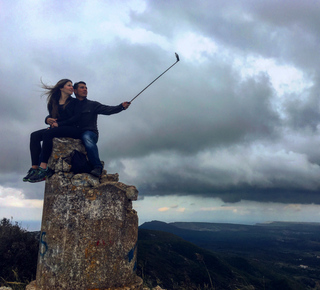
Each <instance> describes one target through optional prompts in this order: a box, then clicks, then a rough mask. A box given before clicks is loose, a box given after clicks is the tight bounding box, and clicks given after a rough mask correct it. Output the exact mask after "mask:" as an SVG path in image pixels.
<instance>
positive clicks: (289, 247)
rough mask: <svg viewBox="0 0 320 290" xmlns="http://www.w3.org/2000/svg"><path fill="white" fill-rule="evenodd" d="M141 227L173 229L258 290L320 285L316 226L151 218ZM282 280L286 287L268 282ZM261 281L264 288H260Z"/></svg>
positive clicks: (319, 260)
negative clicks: (242, 223)
mask: <svg viewBox="0 0 320 290" xmlns="http://www.w3.org/2000/svg"><path fill="white" fill-rule="evenodd" d="M140 229H149V230H156V231H163V232H167V233H172V234H174V235H177V236H179V237H181V238H183V239H184V240H185V241H189V242H191V243H193V244H195V245H197V246H198V247H201V248H203V249H207V250H209V251H210V253H211V254H214V255H215V257H217V258H219V259H220V260H221V261H223V263H224V265H228V266H229V267H231V268H232V271H233V273H235V271H236V273H240V274H239V275H241V276H242V277H245V279H246V280H247V281H250V284H251V285H255V287H257V288H254V289H320V231H319V229H320V228H319V225H317V224H312V223H311V224H310V223H308V224H305V223H303V224H301V223H294V224H293V223H288V224H284V223H273V224H272V223H271V224H263V225H254V226H250V225H237V224H218V223H170V224H167V223H164V222H159V221H152V222H148V223H145V224H143V225H141V226H140ZM139 239H140V238H139ZM253 269H255V270H253ZM261 281H264V282H261ZM279 281H282V282H281V283H284V284H285V285H286V286H284V285H282V286H281V287H280V286H275V285H273V287H276V288H267V286H266V285H269V286H270V285H271V284H272V283H276V284H277V285H278V283H280V282H279ZM261 283H262V284H263V285H264V286H263V288H260V287H261V285H262V284H261ZM281 283H280V284H281ZM280 284H279V285H280ZM278 287H280V288H278ZM316 287H318V288H316ZM222 289H223V288H222ZM230 289H231V288H230ZM241 289H244V288H241ZM248 289H249V288H248Z"/></svg>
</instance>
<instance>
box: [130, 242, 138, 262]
mask: <svg viewBox="0 0 320 290" xmlns="http://www.w3.org/2000/svg"><path fill="white" fill-rule="evenodd" d="M136 248H137V244H135V246H134V247H133V248H132V249H131V250H130V251H129V253H128V260H129V263H130V262H131V261H132V259H133V257H134V251H135V250H136Z"/></svg>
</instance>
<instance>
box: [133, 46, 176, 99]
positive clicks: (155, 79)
mask: <svg viewBox="0 0 320 290" xmlns="http://www.w3.org/2000/svg"><path fill="white" fill-rule="evenodd" d="M175 55H176V58H177V61H176V62H175V63H174V64H173V65H172V66H170V67H169V68H167V69H166V70H165V71H164V72H163V73H162V74H161V75H159V76H158V77H157V78H156V79H155V80H153V81H152V82H151V83H150V84H149V85H147V86H146V87H145V88H144V89H143V90H142V91H141V92H140V93H139V94H137V95H136V96H135V97H134V98H133V99H132V100H131V101H130V103H131V102H132V101H133V100H134V99H135V98H136V97H138V96H139V95H140V94H141V93H142V92H143V91H145V90H146V89H147V88H148V87H150V86H151V85H152V84H153V83H154V82H155V81H156V80H157V79H158V78H160V77H161V76H162V75H164V74H165V73H166V72H167V71H168V70H169V69H170V68H172V67H173V66H174V65H175V64H177V62H178V61H179V60H180V59H179V55H178V54H177V53H176V52H175Z"/></svg>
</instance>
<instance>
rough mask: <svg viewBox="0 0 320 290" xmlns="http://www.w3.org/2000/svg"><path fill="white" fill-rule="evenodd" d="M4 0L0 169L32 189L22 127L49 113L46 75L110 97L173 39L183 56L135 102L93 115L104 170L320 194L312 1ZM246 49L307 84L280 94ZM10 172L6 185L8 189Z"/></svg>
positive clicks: (133, 84)
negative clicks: (27, 180)
mask: <svg viewBox="0 0 320 290" xmlns="http://www.w3.org/2000/svg"><path fill="white" fill-rule="evenodd" d="M2 3H3V1H2V2H1V5H2ZM10 3H11V2H10ZM10 3H9V2H5V3H4V4H3V6H2V7H3V10H2V11H6V12H0V13H1V16H3V15H5V17H3V18H1V22H0V28H1V31H2V34H1V36H0V40H1V43H2V46H1V47H0V53H1V58H0V72H1V75H2V76H3V77H1V80H0V85H1V88H2V96H1V98H0V120H1V122H2V123H3V124H7V125H6V126H2V127H1V136H4V137H3V138H2V140H1V144H0V161H1V168H0V171H1V173H2V174H6V173H12V174H13V176H16V180H17V181H16V185H17V186H16V187H17V188H19V189H21V188H23V190H24V192H25V195H26V196H27V197H30V198H35V197H38V198H39V197H40V196H41V190H40V189H37V190H35V192H32V191H31V188H30V187H27V186H26V185H24V184H22V183H21V182H20V181H18V180H21V177H22V176H23V174H25V172H26V171H27V169H28V168H29V166H30V157H29V148H28V146H29V134H30V132H32V131H34V130H37V129H41V128H43V126H44V123H43V120H44V117H45V116H46V114H47V111H46V99H45V97H43V98H40V96H41V94H42V93H43V91H41V88H40V86H41V83H40V79H41V78H42V80H43V81H44V82H45V83H47V84H55V83H56V82H57V81H58V80H59V79H61V78H70V79H71V80H73V81H74V82H75V81H79V80H84V81H86V82H87V85H88V88H89V99H94V100H97V101H99V102H101V103H104V104H109V105H117V104H119V103H121V102H122V101H125V100H130V99H132V98H133V97H134V96H135V95H136V94H137V93H138V92H140V90H142V89H143V88H144V87H145V86H146V85H147V84H149V83H150V82H151V81H152V80H153V79H154V78H156V77H157V76H158V75H159V74H160V73H162V72H163V71H164V70H165V69H166V68H167V67H169V66H170V65H171V64H172V63H173V62H174V61H175V56H174V51H177V49H178V48H179V49H180V50H181V51H179V50H178V51H177V52H178V53H179V54H180V58H181V61H180V62H179V63H178V64H177V65H176V66H175V67H174V68H172V69H171V70H170V71H169V72H168V73H167V74H165V75H164V76H163V77H161V78H160V79H159V80H158V81H157V82H156V83H154V84H153V85H152V86H151V87H150V88H148V89H147V90H146V91H145V92H144V93H143V94H141V95H140V96H139V97H138V98H137V99H136V100H135V101H134V102H133V104H132V105H131V107H130V108H129V110H127V111H125V112H122V113H121V114H118V115H113V116H108V117H107V116H101V117H99V129H100V140H99V148H100V152H101V157H102V159H103V160H104V161H105V162H106V164H107V169H108V172H110V173H112V172H114V171H116V172H119V173H120V177H122V178H123V181H128V182H129V183H131V184H135V185H137V187H138V188H139V190H140V192H141V194H142V195H145V196H147V195H151V196H152V195H170V194H180V195H184V194H195V195H198V196H212V197H221V198H222V199H223V200H224V201H229V202H235V201H239V200H243V199H246V200H255V201H280V202H303V201H302V198H301V195H302V193H303V194H305V196H307V197H308V198H306V199H305V201H304V202H314V203H318V202H319V200H318V198H317V196H318V191H319V186H320V183H319V181H318V180H319V178H318V176H319V174H320V169H319V166H318V164H317V162H318V163H319V160H320V154H319V152H318V148H319V145H320V139H319V138H318V137H317V135H318V134H319V132H318V124H319V121H320V120H319V102H318V99H319V97H318V91H319V90H318V89H319V83H320V82H319V77H318V76H319V73H318V57H317V53H318V51H319V39H318V34H319V27H320V26H319V19H318V17H317V15H318V14H319V12H320V11H319V4H318V3H316V2H311V1H310V2H306V3H302V2H301V1H290V2H289V1H281V2H279V1H198V2H197V3H196V4H195V2H194V1H148V2H145V4H144V5H143V4H141V7H143V6H145V7H146V9H145V10H144V9H143V8H141V9H133V8H132V7H133V6H134V5H132V4H131V12H125V11H129V10H128V9H127V10H126V9H124V8H127V6H128V5H129V3H133V2H130V1H128V2H125V3H124V2H121V3H122V4H117V3H118V2H117V3H116V2H113V1H106V2H105V1H101V2H99V1H97V2H90V1H84V2H83V3H82V4H79V3H78V2H77V1H67V2H66V3H64V4H63V6H61V5H62V4H61V5H60V6H59V5H56V4H55V2H50V1H48V2H45V3H42V4H41V3H38V4H37V3H33V4H32V5H31V6H30V7H29V6H28V5H27V4H25V3H24V2H23V1H18V2H17V3H11V4H10ZM123 3H124V4H123ZM136 3H138V2H136ZM136 5H138V4H136ZM67 7H68V8H67ZM69 7H71V8H69ZM12 11H15V13H14V14H13V13H12ZM114 11H115V12H117V13H116V14H114ZM111 12H112V13H111ZM113 15H117V17H115V16H113ZM189 35H191V36H192V37H193V38H192V37H191V39H192V41H190V40H188V39H189V38H188V36H189ZM197 37H198V38H197ZM203 39H204V40H203ZM202 40H203V41H204V45H203V44H202V43H201V41H202ZM209 46H210V47H211V50H210V49H209ZM212 47H214V48H212ZM252 59H254V60H256V61H257V62H259V61H260V60H261V59H267V60H269V61H270V60H272V61H273V64H274V66H283V67H286V68H288V70H290V69H292V68H295V69H296V70H298V71H299V72H301V75H303V77H304V79H303V80H302V81H301V83H302V85H301V87H302V88H301V91H299V92H296V91H294V90H293V89H291V90H290V88H288V89H287V91H286V92H285V93H283V94H280V93H279V92H278V91H277V89H276V88H275V85H274V79H277V76H276V77H275V76H271V75H270V74H269V70H270V67H268V66H267V65H266V67H262V68H261V67H260V68H259V72H256V71H255V67H254V64H252ZM237 61H238V62H237ZM237 63H240V64H238V65H236V64H237ZM246 70H247V71H250V70H252V71H254V72H253V73H251V74H247V75H245V71H246ZM282 73H283V71H282ZM280 74H281V72H280ZM281 77H283V76H282V75H279V76H278V78H279V79H281ZM305 81H306V82H307V83H308V85H306V84H304V82H305ZM289 83H290V82H289ZM283 86H284V87H285V86H288V84H284V85H283ZM4 176H6V175H3V178H2V179H1V180H0V184H1V185H2V186H10V187H14V184H15V182H14V178H10V179H9V180H7V179H6V178H5V177H4ZM39 188H40V187H39Z"/></svg>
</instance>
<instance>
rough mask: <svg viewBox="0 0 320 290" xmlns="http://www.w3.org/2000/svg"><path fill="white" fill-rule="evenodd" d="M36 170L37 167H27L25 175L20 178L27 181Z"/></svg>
mask: <svg viewBox="0 0 320 290" xmlns="http://www.w3.org/2000/svg"><path fill="white" fill-rule="evenodd" d="M37 171H38V169H34V168H32V167H31V168H30V169H29V171H28V173H27V175H26V176H25V177H23V179H22V180H23V181H24V182H26V181H29V178H30V177H31V176H33V175H34V174H35V173H36V172H37Z"/></svg>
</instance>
